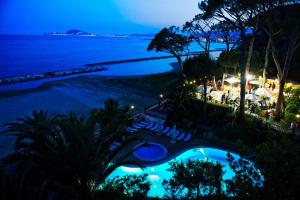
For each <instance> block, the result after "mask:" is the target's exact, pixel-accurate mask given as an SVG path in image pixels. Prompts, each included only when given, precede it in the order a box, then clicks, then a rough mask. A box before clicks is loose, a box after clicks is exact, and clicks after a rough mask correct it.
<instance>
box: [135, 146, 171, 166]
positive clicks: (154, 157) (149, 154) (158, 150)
mask: <svg viewBox="0 0 300 200" xmlns="http://www.w3.org/2000/svg"><path fill="white" fill-rule="evenodd" d="M167 152H168V151H167V149H166V148H165V147H164V146H162V145H160V144H157V143H152V142H151V143H148V145H146V146H142V147H140V148H138V149H137V150H136V151H135V152H134V153H133V155H134V156H135V157H136V158H138V159H140V160H143V161H151V162H154V161H159V160H161V159H163V158H164V157H165V156H166V155H167Z"/></svg>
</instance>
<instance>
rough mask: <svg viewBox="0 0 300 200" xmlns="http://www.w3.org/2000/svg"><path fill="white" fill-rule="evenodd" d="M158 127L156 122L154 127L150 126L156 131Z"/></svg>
mask: <svg viewBox="0 0 300 200" xmlns="http://www.w3.org/2000/svg"><path fill="white" fill-rule="evenodd" d="M157 128H158V125H157V124H154V126H153V127H152V128H150V130H151V131H155V130H156V129H157Z"/></svg>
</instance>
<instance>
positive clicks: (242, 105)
mask: <svg viewBox="0 0 300 200" xmlns="http://www.w3.org/2000/svg"><path fill="white" fill-rule="evenodd" d="M246 52H247V50H246V45H245V42H244V40H243V44H242V53H241V56H240V70H241V84H240V87H241V88H240V90H241V91H240V109H239V111H238V112H239V113H238V115H237V121H238V122H243V121H244V120H245V95H246V65H247V60H246Z"/></svg>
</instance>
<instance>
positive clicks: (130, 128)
mask: <svg viewBox="0 0 300 200" xmlns="http://www.w3.org/2000/svg"><path fill="white" fill-rule="evenodd" d="M127 130H128V131H129V132H136V131H138V129H136V128H133V127H128V128H127Z"/></svg>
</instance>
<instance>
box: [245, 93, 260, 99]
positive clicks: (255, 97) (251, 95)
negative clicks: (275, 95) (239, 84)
mask: <svg viewBox="0 0 300 200" xmlns="http://www.w3.org/2000/svg"><path fill="white" fill-rule="evenodd" d="M245 99H247V100H251V101H256V100H258V97H257V96H256V95H254V94H246V96H245Z"/></svg>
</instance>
